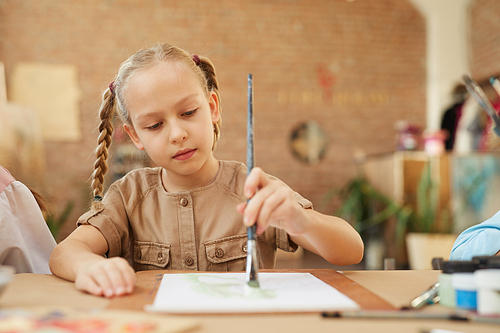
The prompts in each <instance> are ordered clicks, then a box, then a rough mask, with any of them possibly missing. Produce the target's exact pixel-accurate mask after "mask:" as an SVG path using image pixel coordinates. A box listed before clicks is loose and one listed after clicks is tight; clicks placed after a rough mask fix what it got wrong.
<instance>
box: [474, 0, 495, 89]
mask: <svg viewBox="0 0 500 333" xmlns="http://www.w3.org/2000/svg"><path fill="white" fill-rule="evenodd" d="M470 27H471V31H470V48H471V54H470V56H471V70H472V75H473V76H474V78H475V79H476V80H478V81H482V80H485V79H488V78H489V77H490V76H491V75H494V74H495V75H500V2H499V1H495V0H475V1H474V2H473V3H472V5H471V9H470Z"/></svg>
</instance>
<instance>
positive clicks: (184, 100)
mask: <svg viewBox="0 0 500 333" xmlns="http://www.w3.org/2000/svg"><path fill="white" fill-rule="evenodd" d="M196 97H198V94H196V93H192V94H189V95H187V96H185V97H184V98H182V99H180V100H179V101H178V102H176V103H175V106H179V105H182V104H184V103H185V102H186V101H189V100H191V99H193V98H196Z"/></svg>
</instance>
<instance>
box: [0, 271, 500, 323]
mask: <svg viewBox="0 0 500 333" xmlns="http://www.w3.org/2000/svg"><path fill="white" fill-rule="evenodd" d="M267 271H269V272H276V271H277V272H305V271H306V272H309V273H311V274H313V275H314V276H316V277H318V278H319V279H321V280H323V281H324V282H326V283H328V284H330V285H332V286H334V287H336V288H337V289H338V290H339V291H341V292H343V293H344V294H345V295H347V296H349V297H350V298H352V299H353V300H354V301H356V302H357V303H358V304H359V305H360V306H361V308H363V309H385V310H390V309H399V308H401V307H402V306H406V305H408V304H409V302H410V301H411V300H412V299H413V298H415V297H416V296H418V295H419V294H420V293H422V292H423V291H424V290H426V289H427V288H428V287H429V286H431V285H432V284H433V283H435V282H436V281H437V279H438V274H439V271H432V270H428V271H411V270H395V271H345V272H337V271H334V270H329V269H309V270H267ZM173 272H175V271H145V272H138V273H137V283H136V288H135V290H134V293H133V294H132V295H129V296H124V297H119V298H114V299H112V300H109V299H105V298H102V297H95V296H91V295H87V294H84V293H82V292H79V291H77V290H75V288H74V284H73V283H71V282H68V281H64V280H61V279H59V278H57V277H55V276H52V275H38V274H18V275H16V276H15V278H14V280H13V281H12V282H11V284H10V285H9V286H8V287H7V289H6V290H5V291H4V293H3V294H2V295H1V296H0V309H7V308H23V309H30V308H40V307H60V308H66V309H67V308H70V309H71V308H73V309H74V308H78V309H79V310H80V311H81V309H99V310H100V311H101V312H102V314H103V316H106V315H109V316H111V315H116V313H125V314H126V315H127V316H128V315H129V314H130V313H133V315H134V316H139V317H143V318H159V319H160V320H164V321H165V323H167V324H165V326H164V327H170V328H174V327H176V326H175V325H174V324H179V325H180V326H179V327H180V328H181V329H180V330H181V331H182V330H183V329H182V327H184V329H188V330H189V331H192V332H238V333H243V332H252V333H255V332H259V333H260V332H287V333H290V332H300V333H302V332H334V331H337V332H375V333H376V332H405V333H412V332H414V333H421V332H426V331H430V330H431V329H435V328H439V329H446V330H450V331H456V332H481V333H489V332H495V333H498V332H500V325H493V324H484V323H477V322H454V321H448V320H441V319H439V320H438V319H432V320H429V319H390V320H389V319H366V318H365V319H361V318H323V317H322V316H321V315H320V314H319V313H304V314H296V313H295V314H276V313H274V314H241V315H220V314H219V315H161V314H149V313H145V312H144V311H143V310H142V309H143V307H144V305H145V304H151V303H152V302H153V299H154V296H155V294H156V290H157V288H158V286H159V282H160V280H161V274H163V273H173ZM422 311H425V312H432V313H441V312H449V311H450V310H449V309H446V308H444V307H441V306H439V305H432V306H428V307H426V308H425V309H423V310H422ZM148 320H149V319H148ZM176 321H177V322H176ZM169 323H172V325H170V324H169ZM181 324H184V326H182V325H181ZM171 331H176V330H171ZM177 331H179V330H177Z"/></svg>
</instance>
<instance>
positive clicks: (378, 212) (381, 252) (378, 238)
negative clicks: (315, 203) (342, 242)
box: [324, 176, 413, 269]
mask: <svg viewBox="0 0 500 333" xmlns="http://www.w3.org/2000/svg"><path fill="white" fill-rule="evenodd" d="M334 197H337V198H338V199H339V200H340V201H341V205H340V207H339V208H338V210H337V211H336V212H335V215H337V216H340V217H342V218H343V219H344V220H346V221H348V222H349V223H351V225H352V226H353V227H354V229H356V231H358V232H359V234H360V235H361V237H362V239H363V242H364V243H365V259H364V260H365V266H366V268H367V269H381V268H382V267H383V259H384V257H385V255H386V253H385V252H386V249H387V248H388V247H389V246H390V245H389V244H387V243H388V242H393V243H394V242H395V243H396V244H401V243H402V242H403V240H404V232H405V230H406V226H407V225H409V219H410V218H411V216H412V214H413V210H412V209H411V207H410V206H401V205H399V204H397V203H396V202H395V201H394V200H392V199H391V198H389V197H387V196H385V195H383V194H382V193H381V192H380V191H378V190H377V189H376V188H375V187H373V185H372V184H370V182H369V181H368V180H367V179H366V178H365V177H364V176H357V177H355V178H353V179H351V180H350V181H348V182H347V183H346V184H345V185H344V187H342V188H341V189H340V190H336V189H331V190H330V191H329V192H328V193H327V194H326V195H325V198H324V199H325V200H324V201H325V203H329V202H330V201H331V200H332V199H333V198H334ZM391 220H395V221H396V230H395V236H396V239H395V240H394V239H389V240H385V241H384V235H383V234H384V228H385V227H386V226H387V223H388V222H390V221H391Z"/></svg>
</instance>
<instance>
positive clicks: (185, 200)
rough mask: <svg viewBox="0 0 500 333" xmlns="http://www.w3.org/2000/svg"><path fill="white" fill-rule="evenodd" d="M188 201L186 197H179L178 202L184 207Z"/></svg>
mask: <svg viewBox="0 0 500 333" xmlns="http://www.w3.org/2000/svg"><path fill="white" fill-rule="evenodd" d="M188 202H189V201H188V199H186V198H181V200H180V204H181V206H184V207H186V206H187V204H188Z"/></svg>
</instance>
